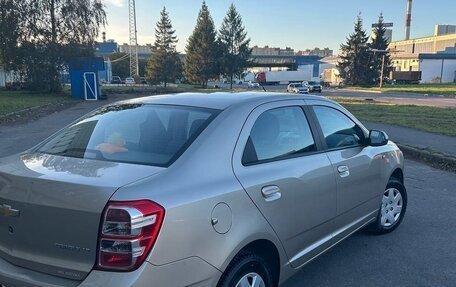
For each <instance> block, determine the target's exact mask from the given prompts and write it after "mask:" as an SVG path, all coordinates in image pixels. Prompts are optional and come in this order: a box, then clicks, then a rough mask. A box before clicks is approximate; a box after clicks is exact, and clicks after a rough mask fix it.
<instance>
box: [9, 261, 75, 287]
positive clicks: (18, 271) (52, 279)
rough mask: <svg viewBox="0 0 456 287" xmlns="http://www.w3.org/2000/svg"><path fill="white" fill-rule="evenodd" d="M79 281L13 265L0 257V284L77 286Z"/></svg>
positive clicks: (28, 286)
mask: <svg viewBox="0 0 456 287" xmlns="http://www.w3.org/2000/svg"><path fill="white" fill-rule="evenodd" d="M80 283H81V282H80V281H74V280H70V279H65V278H61V277H57V276H52V275H48V274H44V273H40V272H36V271H32V270H29V269H25V268H22V267H19V266H16V265H13V264H11V263H9V262H7V261H5V260H3V259H2V258H0V285H4V286H6V287H36V286H47V287H60V286H68V287H73V286H78V285H79V284H80Z"/></svg>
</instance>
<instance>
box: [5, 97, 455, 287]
mask: <svg viewBox="0 0 456 287" xmlns="http://www.w3.org/2000/svg"><path fill="white" fill-rule="evenodd" d="M119 99H120V98H119V97H111V99H110V100H109V101H108V102H111V101H114V100H119ZM106 103H107V102H106V101H98V102H82V103H79V104H77V105H75V106H73V107H71V108H69V109H66V110H64V111H61V112H57V113H54V114H51V115H49V116H46V117H43V118H40V119H38V120H36V121H33V122H29V123H26V124H13V125H9V126H6V125H2V126H0V157H2V156H7V155H11V154H14V153H18V152H21V151H23V150H25V149H27V148H30V147H32V146H34V145H35V144H37V143H38V142H40V141H41V140H43V139H45V138H46V137H48V136H49V135H51V134H52V133H54V132H55V131H57V130H59V129H60V128H62V127H63V126H65V125H66V124H69V123H71V122H72V121H74V120H75V119H77V118H79V117H80V116H82V115H83V114H85V113H87V112H89V111H91V110H93V109H95V108H97V107H98V106H100V105H102V104H106ZM374 127H375V126H374ZM453 139H454V138H453ZM450 148H451V146H450ZM453 148H454V147H453ZM405 183H406V187H407V189H408V198H409V202H408V208H407V214H406V216H405V219H404V221H403V222H402V225H401V226H400V227H399V228H398V229H397V230H395V231H394V232H393V233H390V234H387V235H382V236H373V235H371V234H369V233H367V232H365V231H360V232H358V233H356V234H354V235H353V236H351V237H350V238H348V239H346V240H345V241H343V242H342V243H340V244H339V245H337V246H336V247H335V248H333V249H331V250H329V251H328V252H327V253H325V254H324V255H322V256H321V257H319V258H317V259H316V260H314V261H313V262H311V263H309V264H308V265H306V266H304V267H303V268H302V270H301V271H299V273H298V274H297V275H295V276H294V277H292V278H291V279H290V280H289V281H288V282H286V283H285V285H284V287H298V286H299V287H302V286H341V287H342V286H364V287H368V286H403V287H407V286H410V287H411V286H442V287H443V286H448V287H450V286H456V283H455V282H456V268H455V266H456V212H455V211H456V209H455V206H456V175H455V173H450V172H444V171H441V170H436V169H433V168H431V167H429V166H427V165H424V164H421V163H417V162H414V161H410V160H406V171H405Z"/></svg>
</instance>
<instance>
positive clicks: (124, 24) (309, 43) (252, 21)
mask: <svg viewBox="0 0 456 287" xmlns="http://www.w3.org/2000/svg"><path fill="white" fill-rule="evenodd" d="M104 2H105V4H106V12H107V17H108V26H107V27H106V28H105V31H106V32H107V38H108V39H115V40H116V41H118V42H119V43H124V42H128V1H127V0H104ZM201 3H202V0H136V11H137V26H138V43H139V44H146V43H153V41H154V28H155V25H156V23H157V21H158V19H159V16H160V11H161V9H162V8H163V6H165V7H166V9H167V10H168V12H169V14H170V17H171V20H172V23H173V26H174V28H175V29H176V34H177V36H178V39H179V42H178V46H177V49H178V51H181V52H182V51H184V49H185V44H186V42H187V39H188V37H189V36H190V34H191V33H192V31H193V28H194V26H195V23H196V18H197V15H198V11H199V9H200V7H201ZM206 3H207V5H208V6H209V9H210V12H211V15H212V18H213V19H214V22H215V25H216V28H217V29H218V28H219V27H220V24H221V22H222V20H223V17H224V16H225V14H226V11H227V9H228V7H229V6H230V4H231V3H234V4H235V5H236V8H237V9H238V11H239V12H240V13H241V15H242V18H243V21H244V25H245V27H246V29H247V31H248V36H249V37H250V38H251V45H252V46H253V45H258V46H264V45H269V46H273V47H283V48H284V47H291V48H293V49H295V50H296V51H297V50H304V49H307V48H314V47H320V48H324V47H329V48H331V49H334V50H335V52H337V50H338V49H339V46H340V43H341V42H343V41H345V37H346V36H347V35H348V34H349V33H350V32H352V31H353V23H354V21H355V20H356V16H357V15H358V13H360V12H361V16H362V18H363V20H364V24H365V28H369V27H370V26H371V24H372V23H374V22H376V21H377V19H378V15H379V14H380V13H381V12H383V15H384V18H385V21H386V22H393V23H394V28H393V40H401V39H403V37H404V34H405V32H404V30H405V28H404V22H405V9H406V0H325V1H322V0H313V1H309V0H261V1H258V0H206ZM435 24H456V0H432V1H429V0H414V1H413V15H412V33H411V36H412V37H424V36H429V35H432V34H433V32H434V25H435Z"/></svg>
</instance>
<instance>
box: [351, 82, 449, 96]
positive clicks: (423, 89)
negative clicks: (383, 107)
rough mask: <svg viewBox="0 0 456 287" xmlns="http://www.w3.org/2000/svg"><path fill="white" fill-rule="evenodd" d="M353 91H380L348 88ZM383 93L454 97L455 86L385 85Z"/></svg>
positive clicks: (371, 88) (374, 88) (378, 89)
mask: <svg viewBox="0 0 456 287" xmlns="http://www.w3.org/2000/svg"><path fill="white" fill-rule="evenodd" d="M348 88H349V89H353V90H369V91H380V88H378V87H370V88H364V87H348ZM381 91H383V92H402V93H419V94H429V95H443V96H448V97H450V96H456V84H420V85H385V86H383V88H382V89H381Z"/></svg>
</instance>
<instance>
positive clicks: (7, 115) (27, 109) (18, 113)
mask: <svg viewBox="0 0 456 287" xmlns="http://www.w3.org/2000/svg"><path fill="white" fill-rule="evenodd" d="M50 105H52V104H46V105H41V106H34V107H30V108H26V109H22V110H19V111H15V112H11V113H7V114H4V115H0V119H3V118H9V117H14V116H17V115H21V114H23V113H27V112H31V111H34V110H37V109H40V108H44V107H48V106H50Z"/></svg>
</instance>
